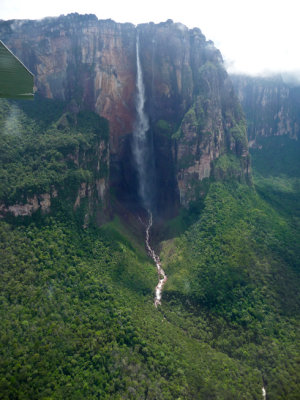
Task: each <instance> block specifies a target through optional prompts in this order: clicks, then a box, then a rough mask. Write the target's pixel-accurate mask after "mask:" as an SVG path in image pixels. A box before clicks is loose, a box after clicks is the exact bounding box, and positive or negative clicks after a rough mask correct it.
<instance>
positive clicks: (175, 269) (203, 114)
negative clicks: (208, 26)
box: [0, 14, 300, 400]
mask: <svg viewBox="0 0 300 400" xmlns="http://www.w3.org/2000/svg"><path fill="white" fill-rule="evenodd" d="M0 30H1V34H2V35H4V36H5V38H6V41H7V42H8V43H10V46H11V47H12V48H13V49H14V51H15V52H16V53H17V54H18V56H20V57H21V58H22V59H23V61H25V62H26V63H27V64H28V66H29V67H30V68H32V69H33V70H34V71H35V72H36V74H37V87H38V91H39V92H40V96H37V98H36V100H35V102H33V103H26V104H25V103H22V102H8V101H2V102H1V103H0V111H1V113H0V117H1V118H0V140H1V149H2V150H3V151H2V153H1V156H0V163H1V164H0V167H1V192H0V199H1V220H0V235H1V245H0V253H1V257H0V263H1V274H2V279H1V283H0V285H1V296H0V303H1V307H0V310H1V311H0V312H1V326H0V338H1V344H2V346H1V347H0V393H1V396H2V397H3V398H4V399H12V398H13V399H23V398H24V399H28V398H30V399H47V398H48V399H49V398H52V399H61V398H64V399H72V400H73V399H82V398H83V397H86V398H88V399H99V398H101V399H137V398H139V399H153V400H154V399H155V400H157V399H161V400H165V399H170V400H173V399H197V400H202V399H203V400H207V399H215V400H222V399H224V400H225V399H245V400H248V399H262V397H263V395H262V387H263V386H264V387H265V389H266V391H267V398H268V399H271V400H277V399H278V400H279V399H283V398H284V399H287V400H292V399H297V398H298V395H299V370H300V368H299V346H297V344H298V342H299V303H300V299H299V293H298V287H299V283H300V282H299V247H298V243H299V241H300V238H299V214H297V213H296V212H295V209H294V206H295V204H296V203H297V201H298V199H299V197H298V194H297V192H296V190H298V192H299V185H298V183H297V182H298V181H297V180H295V181H293V182H294V183H293V184H292V180H291V179H294V178H295V179H298V175H296V174H297V173H298V172H297V171H299V170H298V169H293V165H294V162H296V157H295V158H293V159H292V162H291V163H290V164H289V165H290V167H288V166H287V165H286V163H285V159H284V158H282V157H280V155H281V154H285V157H287V156H288V154H287V152H282V151H279V152H278V154H277V153H276V154H277V156H276V160H277V161H279V164H276V166H277V169H274V172H276V174H277V175H274V174H273V175H272V171H271V170H270V165H272V164H270V163H271V161H272V152H273V151H275V150H276V149H277V150H278V146H277V143H275V142H274V143H275V144H274V146H273V147H272V146H271V144H272V143H273V142H272V140H277V139H278V138H277V137H275V139H274V138H273V137H271V138H258V137H256V141H257V143H258V147H257V148H253V153H252V155H253V163H254V172H255V174H254V184H255V186H252V185H248V184H247V183H248V182H249V179H250V176H249V159H248V151H247V139H246V136H245V133H246V123H245V119H244V116H243V112H242V110H241V107H240V106H239V103H238V101H237V98H236V97H235V95H234V92H233V88H232V85H231V83H230V80H229V79H228V76H227V74H226V72H225V71H224V69H223V67H222V65H221V56H220V53H219V52H218V51H217V50H216V49H215V48H214V47H213V45H212V43H210V42H207V41H206V40H205V38H204V36H203V35H202V34H201V32H200V31H199V30H198V29H193V30H188V29H187V28H185V27H184V26H182V25H181V24H174V23H173V22H172V21H167V22H166V23H162V24H158V25H155V24H146V25H141V26H139V27H137V28H135V27H134V26H133V25H131V24H124V25H122V24H116V23H114V22H113V21H98V20H97V18H96V17H94V16H79V15H76V14H75V15H70V16H67V17H60V18H53V19H46V20H42V21H35V22H29V21H7V22H3V21H2V22H1V23H0ZM137 33H139V39H140V44H141V46H140V50H141V53H140V59H141V65H142V69H143V73H144V77H145V78H144V85H145V88H146V104H145V106H146V111H147V114H148V116H149V121H150V130H149V135H150V136H151V139H152V142H153V147H154V150H155V151H154V155H155V165H156V172H157V189H159V190H158V193H159V196H158V197H157V209H158V213H160V216H161V217H162V220H163V221H160V224H157V226H156V230H153V232H152V231H151V237H152V238H154V240H152V242H151V245H153V247H155V249H160V250H161V254H160V255H161V258H162V263H163V264H162V266H163V268H164V270H165V271H166V273H167V275H168V281H167V284H166V285H165V287H164V293H163V299H162V305H161V306H160V307H158V308H155V307H154V304H153V291H154V288H155V285H156V284H157V276H156V271H155V267H154V265H153V264H152V262H151V260H150V259H149V257H147V254H146V252H145V249H144V236H143V235H144V232H143V229H144V228H145V227H144V226H143V223H142V220H141V219H139V216H138V215H135V214H134V213H131V212H129V211H128V209H129V208H130V207H129V205H131V207H132V208H133V209H134V208H135V209H138V210H139V207H140V204H139V203H138V200H137V193H136V182H135V179H136V177H135V175H136V170H135V166H134V163H133V161H132V152H131V134H132V127H133V123H134V120H135V105H134V101H135V91H136V89H135V75H136V53H135V49H136V38H137ZM26 57H27V58H26ZM34 68H36V69H34ZM97 74H98V75H97ZM42 94H43V96H48V97H50V99H45V98H44V97H43V96H41V95H42ZM51 97H52V98H51ZM59 99H60V100H59ZM255 104H256V103H255ZM91 110H92V111H91ZM95 111H96V113H95ZM245 111H246V112H247V110H245ZM97 113H98V114H97ZM255 113H256V111H255ZM99 114H100V115H101V116H104V117H106V119H104V118H102V117H99ZM107 120H109V123H110V128H108V125H107ZM259 126H261V124H260V125H259ZM255 129H256V128H255ZM259 129H260V128H259ZM259 129H258V128H257V130H254V131H255V132H256V131H259ZM292 136H293V135H292ZM285 138H287V135H286V136H284V137H283V140H285ZM269 139H270V140H271V141H268V143H266V145H264V144H259V140H269ZM279 139H280V140H281V139H282V137H279ZM288 140H290V141H292V142H289V143H297V142H295V141H294V139H288ZM260 146H262V147H260ZM279 148H280V147H279ZM285 148H286V149H287V148H288V147H286V146H285ZM270 150H271V153H270ZM277 150H276V151H277ZM295 154H296V153H295ZM286 159H289V158H286ZM282 167H284V168H286V169H285V170H284V176H281V175H280V174H281V173H282V169H281V168H282ZM293 174H294V175H293ZM275 176H276V179H275V180H274V177H275ZM278 178H279V179H280V180H278ZM259 179H260V180H259ZM260 182H263V184H262V185H261V184H260ZM283 182H285V185H283ZM267 183H268V185H267ZM278 183H280V185H279V184H278ZM266 188H269V191H268V190H266ZM279 188H281V189H282V188H283V189H284V190H278V189H279ZM109 189H111V190H109ZM255 189H256V190H255ZM116 203H117V204H116ZM180 205H181V206H183V207H180ZM132 208H131V209H132ZM112 209H114V211H116V210H117V211H118V214H119V215H121V216H122V219H121V220H120V219H118V218H117V217H115V218H114V219H111V220H110V222H108V221H107V219H108V218H110V217H112V215H111V212H112ZM178 209H179V215H178V216H177V217H176V218H174V219H172V220H168V221H166V219H167V218H168V217H170V216H173V215H174V214H176V211H178ZM99 225H101V227H99ZM166 239H168V240H166Z"/></svg>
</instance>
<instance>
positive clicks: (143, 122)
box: [132, 36, 154, 210]
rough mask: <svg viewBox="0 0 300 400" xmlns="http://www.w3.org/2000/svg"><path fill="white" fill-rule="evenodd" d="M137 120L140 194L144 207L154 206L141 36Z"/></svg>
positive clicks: (135, 141)
mask: <svg viewBox="0 0 300 400" xmlns="http://www.w3.org/2000/svg"><path fill="white" fill-rule="evenodd" d="M136 68H137V75H136V90H137V94H136V111H137V114H136V120H135V124H134V128H133V146H132V148H133V155H134V159H135V163H136V168H137V174H138V194H139V197H140V200H141V202H142V205H143V207H144V208H145V209H146V210H151V209H152V207H153V204H152V203H153V189H154V185H153V170H154V162H153V150H152V146H151V141H150V138H149V137H147V132H148V130H149V120H148V116H147V114H146V112H145V87H144V82H143V72H142V67H141V60H140V49H139V36H137V40H136Z"/></svg>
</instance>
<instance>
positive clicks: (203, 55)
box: [0, 14, 249, 217]
mask: <svg viewBox="0 0 300 400" xmlns="http://www.w3.org/2000/svg"><path fill="white" fill-rule="evenodd" d="M137 32H139V41H140V45H139V51H140V62H141V66H142V70H143V78H144V86H145V110H146V113H147V115H148V117H149V129H150V130H151V134H152V137H153V141H152V145H153V151H154V154H155V168H156V170H157V171H158V173H157V174H156V177H157V178H156V186H157V190H156V192H157V199H156V208H157V210H159V212H160V213H161V215H163V216H164V217H170V216H172V215H174V214H175V213H176V210H177V209H178V207H179V205H184V206H187V205H188V204H189V203H190V202H191V201H193V200H195V199H196V198H197V196H199V195H200V196H201V194H202V189H201V182H202V181H203V179H205V178H208V177H210V176H212V175H214V176H215V177H217V178H220V179H223V178H224V177H226V176H228V175H230V176H231V177H234V178H237V179H245V178H246V179H247V177H248V175H249V162H248V153H247V140H246V138H245V124H244V117H243V114H242V112H241V110H240V107H239V103H238V101H237V98H236V97H235V95H234V92H233V88H232V85H231V82H230V79H229V78H228V76H227V73H226V71H225V69H224V68H223V64H222V56H221V53H220V52H219V51H218V50H217V49H216V48H215V47H214V45H213V43H212V42H211V41H207V40H206V39H205V36H204V35H203V34H202V33H201V31H200V30H199V29H197V28H194V29H188V28H187V27H185V26H184V25H182V24H180V23H173V22H172V21H171V20H168V21H166V22H164V23H160V24H154V23H148V24H141V25H138V26H137V27H135V26H134V25H132V24H129V23H126V24H121V23H116V22H114V21H112V20H98V19H97V17H95V16H94V15H78V14H70V15H67V16H61V17H58V18H46V19H43V20H41V21H15V20H12V21H0V35H1V39H2V40H3V42H4V43H5V44H6V45H7V46H9V48H11V49H12V51H13V52H14V53H15V54H16V55H17V56H18V57H19V58H20V59H21V60H22V61H23V62H24V63H25V64H26V65H27V66H28V67H29V69H30V70H31V71H32V72H33V73H34V74H35V85H36V87H37V90H38V92H39V93H40V94H42V95H43V96H45V97H49V98H55V99H61V100H65V101H66V102H68V103H69V107H72V110H76V109H78V110H80V109H85V108H88V109H91V110H93V111H96V112H97V113H98V114H99V115H101V116H103V117H105V118H106V119H108V121H109V123H110V140H109V141H110V185H111V186H112V187H114V190H115V193H116V196H117V197H118V199H120V200H121V201H123V202H127V203H130V204H134V203H135V201H136V198H137V179H136V176H135V172H134V166H133V163H132V146H131V140H132V132H133V126H134V121H135V120H136V107H135V98H136V97H135V96H136V74H137V65H136V37H137ZM229 153H230V154H233V155H234V157H236V158H237V162H235V163H233V164H232V165H234V168H233V167H232V165H231V164H230V166H229V167H228V165H229V164H228V160H227V161H226V162H224V160H223V161H222V162H220V163H217V164H215V162H216V160H217V159H219V158H220V157H222V156H226V155H228V154H229Z"/></svg>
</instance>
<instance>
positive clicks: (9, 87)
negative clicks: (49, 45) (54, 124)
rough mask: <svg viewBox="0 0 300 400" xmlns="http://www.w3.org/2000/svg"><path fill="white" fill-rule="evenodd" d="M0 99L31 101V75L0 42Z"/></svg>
mask: <svg viewBox="0 0 300 400" xmlns="http://www.w3.org/2000/svg"><path fill="white" fill-rule="evenodd" d="M0 97H6V98H13V99H33V74H32V73H31V72H30V71H29V70H28V69H27V68H26V67H25V65H24V64H23V63H22V62H21V61H20V60H19V59H18V58H17V57H16V56H15V55H14V54H13V53H12V52H11V51H10V50H9V49H8V48H7V47H6V46H5V44H4V43H3V42H2V41H1V40H0Z"/></svg>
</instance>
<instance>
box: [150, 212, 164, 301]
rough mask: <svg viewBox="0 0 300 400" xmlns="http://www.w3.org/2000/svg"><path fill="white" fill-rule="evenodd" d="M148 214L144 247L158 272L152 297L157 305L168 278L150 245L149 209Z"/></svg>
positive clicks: (151, 221)
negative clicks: (153, 296)
mask: <svg viewBox="0 0 300 400" xmlns="http://www.w3.org/2000/svg"><path fill="white" fill-rule="evenodd" d="M148 215H149V221H148V224H147V226H146V238H145V244H146V249H147V252H148V254H149V256H150V257H151V258H152V260H153V261H154V262H155V265H156V269H157V274H158V284H157V285H156V287H155V298H154V305H155V307H157V306H158V305H161V295H162V290H163V287H164V285H165V284H166V282H167V280H168V278H167V275H166V274H165V271H164V270H163V269H162V267H161V261H160V258H159V256H158V255H157V254H156V253H155V251H154V250H153V249H152V247H151V246H150V229H151V227H152V223H153V219H152V213H151V212H150V211H149V210H148Z"/></svg>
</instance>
